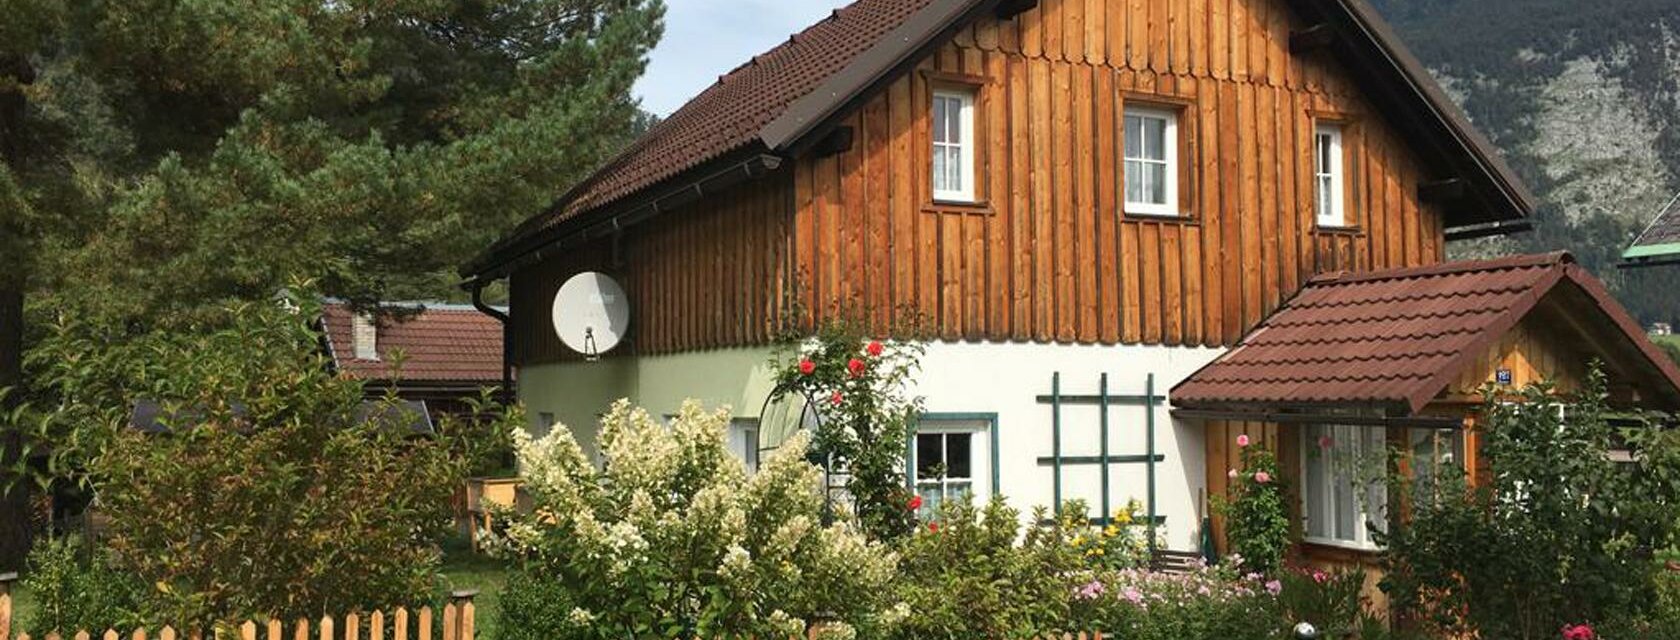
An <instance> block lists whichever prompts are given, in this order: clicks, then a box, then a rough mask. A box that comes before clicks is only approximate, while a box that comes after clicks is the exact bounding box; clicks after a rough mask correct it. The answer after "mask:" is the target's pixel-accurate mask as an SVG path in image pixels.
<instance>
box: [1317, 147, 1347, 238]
mask: <svg viewBox="0 0 1680 640" xmlns="http://www.w3.org/2000/svg"><path fill="white" fill-rule="evenodd" d="M1313 141H1314V142H1313V165H1314V170H1313V184H1314V187H1315V188H1316V190H1317V197H1318V206H1317V212H1318V226H1320V227H1331V228H1334V227H1346V226H1348V219H1347V203H1346V201H1347V196H1346V193H1347V177H1346V174H1347V172H1346V171H1345V170H1344V169H1343V168H1342V155H1343V152H1342V149H1343V147H1342V127H1341V125H1337V124H1320V125H1318V128H1317V130H1316V133H1315V135H1314V136H1313Z"/></svg>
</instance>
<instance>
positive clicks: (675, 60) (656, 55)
mask: <svg viewBox="0 0 1680 640" xmlns="http://www.w3.org/2000/svg"><path fill="white" fill-rule="evenodd" d="M850 3H851V0H665V39H664V40H662V41H660V43H659V47H658V48H656V49H654V50H653V57H652V60H650V61H649V63H648V70H647V75H645V76H642V79H641V82H639V83H637V84H636V95H638V96H640V97H641V98H642V108H643V109H647V110H648V111H651V112H653V113H656V114H659V115H660V116H668V115H671V112H672V111H676V110H677V108H678V107H681V106H682V105H683V103H684V102H687V101H688V99H689V98H692V97H694V96H695V95H698V94H699V93H700V92H701V91H702V90H704V89H705V88H706V87H707V86H710V85H711V84H712V83H714V82H717V78H718V76H720V75H722V74H724V73H728V72H729V70H730V69H734V68H735V67H737V66H739V65H740V64H741V63H743V62H746V61H747V60H750V59H751V58H752V57H753V56H755V55H758V54H760V53H764V52H765V51H766V50H768V49H770V48H771V47H774V46H776V45H777V44H780V43H781V42H783V41H785V40H787V38H788V36H790V35H792V34H793V33H794V32H797V31H799V30H800V29H804V28H805V27H807V26H810V25H811V24H813V23H815V22H816V21H818V20H821V19H822V18H824V17H827V16H828V14H830V13H833V12H834V10H835V9H838V8H840V7H843V6H845V5H847V4H850Z"/></svg>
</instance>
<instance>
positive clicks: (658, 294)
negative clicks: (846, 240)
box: [510, 170, 862, 365]
mask: <svg viewBox="0 0 1680 640" xmlns="http://www.w3.org/2000/svg"><path fill="white" fill-rule="evenodd" d="M792 200H793V180H792V175H791V173H790V172H789V171H786V170H784V171H782V172H780V173H777V174H772V175H770V176H766V177H764V178H761V179H759V180H755V181H751V182H747V183H744V184H742V185H739V186H737V187H734V188H731V189H729V190H727V191H724V192H721V193H718V194H716V195H712V196H708V197H707V198H705V199H703V200H701V201H699V202H697V203H695V204H691V205H688V206H685V207H682V208H680V209H677V210H674V211H671V212H667V213H665V214H662V215H661V216H659V217H658V218H655V219H654V220H653V221H651V222H649V223H645V224H642V225H638V226H635V227H631V228H630V229H629V230H627V231H626V232H625V234H624V237H623V238H622V240H620V242H619V246H618V249H617V252H618V256H617V259H616V260H615V258H614V255H613V254H614V248H613V243H612V242H611V241H608V240H601V241H595V242H592V243H590V244H588V245H585V246H582V247H578V248H573V249H567V250H564V251H558V252H556V255H555V256H554V257H551V258H547V259H545V260H543V261H542V262H540V263H538V264H536V265H534V266H532V267H527V268H525V269H522V270H519V271H517V272H515V273H514V276H513V278H512V285H511V291H510V294H511V298H512V306H513V325H512V328H511V331H512V333H513V336H512V338H513V344H514V354H513V361H514V363H515V364H516V365H530V364H539V363H545V362H561V361H568V360H575V359H578V356H577V354H574V353H572V352H571V350H569V349H567V348H566V347H565V346H564V345H562V344H560V340H559V338H557V337H556V336H555V334H554V329H553V325H552V323H551V320H550V316H551V308H552V305H553V303H554V294H555V293H556V292H557V291H559V289H560V285H561V284H562V283H564V282H565V281H566V279H567V278H569V277H571V276H572V275H575V274H578V273H582V272H584V271H600V272H603V273H606V274H608V275H611V276H613V277H614V278H615V279H616V280H618V282H619V284H621V285H622V286H623V287H624V292H625V295H627V296H629V298H630V308H631V310H632V311H631V319H630V335H629V337H628V340H627V341H626V342H625V344H624V345H623V346H621V347H619V350H617V351H614V355H620V354H658V353H673V352H678V351H691V350H697V349H711V348H719V347H727V346H736V345H746V344H763V343H766V342H768V341H770V340H771V339H772V338H774V337H775V336H776V334H777V333H778V332H780V326H781V325H780V324H778V323H779V322H781V320H780V319H781V318H784V317H788V312H789V308H788V304H789V297H788V295H786V292H787V291H789V290H790V287H791V286H792V284H793V282H794V280H795V277H794V271H793V268H794V265H793V263H792V259H791V256H792V253H791V249H792V247H791V242H792V240H793V237H794V236H793V232H792V226H791V225H792V222H793V218H792V216H790V215H788V212H789V211H790V210H791V203H792ZM859 235H860V237H861V235H862V234H859ZM615 262H616V264H615ZM824 273H826V274H832V273H833V272H832V271H825V272H824ZM829 277H830V278H831V279H832V275H830V276H829ZM829 286H831V287H834V286H846V285H838V284H836V283H834V282H830V283H829Z"/></svg>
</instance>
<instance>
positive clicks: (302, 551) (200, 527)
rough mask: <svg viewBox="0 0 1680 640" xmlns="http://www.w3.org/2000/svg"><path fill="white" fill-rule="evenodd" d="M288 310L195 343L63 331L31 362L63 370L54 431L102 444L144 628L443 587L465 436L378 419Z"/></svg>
mask: <svg viewBox="0 0 1680 640" xmlns="http://www.w3.org/2000/svg"><path fill="white" fill-rule="evenodd" d="M291 302H292V304H289V305H282V304H277V303H265V304H252V305H242V306H237V307H232V308H229V309H228V310H226V312H225V313H224V317H223V318H222V319H221V322H220V323H219V324H218V325H217V327H216V328H204V329H199V330H196V331H179V332H156V333H142V334H138V335H130V334H128V333H127V332H126V330H123V329H117V330H111V329H101V328H98V327H89V326H84V325H76V324H72V323H65V324H62V325H60V326H58V327H56V328H55V331H54V333H53V334H52V335H51V336H49V337H48V338H47V339H46V340H45V341H44V342H43V344H42V345H41V346H40V347H39V348H37V349H36V350H35V352H34V355H35V356H36V357H38V358H43V359H51V360H52V361H53V362H52V363H50V364H46V365H45V366H43V367H42V369H43V374H44V377H43V381H44V382H45V383H46V385H45V386H47V387H49V388H50V389H51V390H52V392H53V394H54V395H55V398H56V402H57V406H58V407H59V409H58V410H57V411H56V413H53V414H51V415H50V416H49V418H50V419H52V420H57V421H61V422H71V421H74V422H75V423H77V424H79V425H82V426H80V427H78V428H79V429H80V430H81V432H84V433H97V434H98V436H99V437H89V438H83V439H81V440H79V442H82V443H84V444H87V443H93V444H88V446H89V448H90V450H91V451H90V453H89V454H88V455H87V456H86V459H87V460H88V463H87V466H86V469H85V470H86V474H87V475H86V477H87V478H88V481H89V482H90V483H91V485H92V487H93V490H94V494H95V495H96V496H97V505H98V508H99V510H100V511H101V513H102V514H103V515H105V516H106V517H107V521H108V527H107V533H106V534H105V535H104V536H103V537H102V541H103V542H104V543H105V544H107V545H108V546H109V548H110V551H111V555H110V558H112V561H113V565H114V566H113V568H114V569H115V570H118V571H120V572H122V573H123V574H126V575H132V576H134V577H135V579H137V580H139V581H140V582H141V583H142V584H145V585H148V586H149V587H150V588H149V589H148V590H147V593H146V598H145V602H144V606H143V607H142V608H141V609H140V610H139V611H138V612H137V613H138V617H139V618H140V619H142V620H143V621H145V622H148V623H154V624H161V623H169V624H174V625H177V626H191V627H201V628H202V627H208V626H210V625H211V624H213V623H217V622H229V621H235V620H242V619H245V618H253V617H262V616H265V615H279V616H284V617H288V618H289V617H294V616H309V617H313V616H319V615H324V614H335V615H336V614H342V613H344V612H347V611H352V610H355V609H364V610H365V609H370V608H373V607H388V606H392V605H399V604H411V603H416V602H423V601H424V600H425V599H426V598H427V597H428V594H429V593H430V591H431V589H432V587H433V584H434V580H435V574H436V570H437V567H438V562H439V552H438V549H437V541H438V540H441V539H442V538H443V536H445V535H446V534H447V533H448V531H449V528H450V524H451V515H452V514H451V509H450V504H451V503H450V498H451V495H452V494H453V492H455V491H456V490H457V489H458V488H459V487H460V486H461V484H462V482H463V480H464V469H463V468H464V466H465V465H464V463H463V456H462V455H461V453H460V452H459V451H457V450H455V449H454V448H453V447H452V446H451V443H452V442H455V441H456V440H455V439H452V438H451V437H450V436H451V434H453V433H455V432H456V431H457V430H459V429H463V428H466V427H467V425H464V424H462V423H460V422H457V421H453V420H444V421H443V422H441V423H440V424H439V425H438V428H439V430H440V432H441V433H440V435H425V434H416V433H414V432H412V431H410V430H409V428H408V427H409V424H410V422H409V420H410V419H411V418H412V417H411V416H407V415H403V413H402V409H401V408H400V405H385V406H384V407H382V408H376V409H374V410H371V411H370V410H368V409H367V408H366V407H365V406H364V399H363V390H362V387H361V385H360V384H359V383H356V382H353V381H349V380H345V379H341V378H339V377H337V376H335V375H334V374H333V373H332V372H331V371H330V369H329V368H328V366H327V363H326V362H325V360H324V359H323V356H322V355H321V352H320V348H319V345H320V335H319V334H318V332H317V331H316V330H315V329H314V327H313V324H314V319H315V318H316V317H317V316H316V313H315V310H314V309H313V308H311V305H310V304H309V302H308V300H307V299H298V300H293V301H291ZM119 335H120V336H121V339H116V336H119ZM142 401H144V402H148V403H156V404H157V405H158V406H159V407H160V411H159V420H158V425H159V427H160V428H159V429H157V430H155V431H154V432H145V431H142V430H138V429H134V428H130V427H129V426H128V423H129V413H130V411H131V408H132V407H134V406H135V404H136V403H138V402H142ZM517 420H518V416H517V413H512V414H507V415H501V414H496V415H495V417H487V418H484V419H483V420H481V421H478V422H475V423H474V424H473V425H472V426H474V427H475V428H482V427H483V425H484V424H485V423H494V424H495V425H497V426H495V427H493V428H507V425H508V423H510V422H515V421H517ZM64 442H65V444H66V446H68V445H70V444H74V443H76V442H78V440H69V439H67V440H65V441H64ZM41 600H42V601H43V606H47V607H52V606H74V605H73V604H72V603H69V602H64V601H57V602H56V603H55V601H54V600H53V597H52V596H50V595H44V596H43V597H41Z"/></svg>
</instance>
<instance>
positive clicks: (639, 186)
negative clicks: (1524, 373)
mask: <svg viewBox="0 0 1680 640" xmlns="http://www.w3.org/2000/svg"><path fill="white" fill-rule="evenodd" d="M1285 1H1286V2H1288V3H1289V5H1290V6H1291V7H1292V8H1293V9H1294V10H1295V11H1296V12H1297V13H1298V14H1299V15H1301V16H1303V18H1304V19H1305V20H1306V23H1307V24H1322V25H1324V27H1325V28H1327V29H1330V30H1331V31H1332V33H1333V34H1334V35H1335V36H1336V37H1334V38H1333V39H1332V40H1331V44H1330V45H1329V46H1330V50H1329V53H1330V54H1331V55H1333V56H1334V57H1335V59H1337V60H1338V61H1340V62H1342V63H1343V64H1344V65H1347V66H1349V67H1350V71H1351V72H1352V75H1353V76H1354V77H1355V79H1356V81H1357V82H1359V83H1360V85H1361V86H1362V87H1363V88H1364V89H1365V90H1366V91H1367V92H1368V93H1370V94H1371V97H1372V100H1373V103H1374V104H1376V105H1378V106H1379V107H1380V109H1379V110H1380V111H1382V112H1383V113H1384V115H1385V116H1389V117H1390V119H1391V120H1394V121H1395V122H1396V124H1397V125H1399V128H1400V130H1401V131H1402V132H1403V133H1404V134H1405V135H1406V137H1407V138H1408V139H1409V140H1413V141H1415V142H1416V143H1417V144H1418V146H1419V151H1420V152H1422V153H1424V154H1425V155H1426V158H1428V159H1429V160H1430V161H1431V164H1433V165H1435V166H1440V167H1443V168H1445V169H1450V170H1451V171H1452V173H1451V174H1450V175H1442V176H1435V177H1440V178H1448V177H1462V178H1463V179H1464V180H1466V181H1467V182H1468V186H1467V191H1468V193H1469V194H1470V197H1472V198H1474V200H1475V201H1476V202H1479V203H1480V205H1481V206H1478V207H1465V206H1455V207H1452V208H1451V209H1450V211H1451V213H1450V214H1449V216H1450V219H1449V220H1448V222H1449V226H1466V225H1476V224H1483V223H1493V222H1501V221H1512V220H1520V219H1522V218H1524V217H1526V216H1527V215H1528V214H1529V213H1530V212H1532V211H1533V209H1534V204H1533V197H1532V196H1531V195H1530V194H1529V193H1528V192H1527V190H1526V189H1525V187H1524V186H1523V184H1522V182H1521V180H1519V179H1518V178H1517V177H1516V175H1515V174H1514V173H1512V172H1511V170H1510V168H1509V167H1507V166H1506V165H1505V163H1504V161H1503V160H1501V159H1500V157H1499V154H1498V153H1497V151H1496V150H1495V149H1494V148H1493V146H1492V145H1491V144H1489V143H1488V142H1487V140H1486V139H1484V138H1483V137H1482V136H1481V135H1480V134H1479V133H1477V132H1476V130H1475V128H1474V127H1472V126H1471V125H1470V124H1469V122H1468V121H1467V120H1466V119H1465V118H1464V116H1463V114H1462V113H1461V112H1460V111H1459V110H1458V108H1457V107H1456V106H1455V105H1453V103H1452V102H1451V101H1450V100H1448V99H1447V98H1446V96H1445V94H1444V93H1443V92H1442V91H1441V89H1440V87H1439V86H1437V85H1436V83H1435V81H1434V80H1433V79H1432V78H1431V77H1430V76H1429V74H1428V72H1427V71H1426V70H1424V68H1423V67H1422V65H1421V64H1419V63H1418V62H1417V60H1416V59H1415V58H1414V57H1413V56H1412V55H1411V53H1410V52H1408V51H1407V49H1406V48H1405V46H1404V45H1402V44H1401V43H1400V41H1399V40H1398V39H1397V38H1396V37H1395V36H1394V34H1393V32H1392V31H1391V30H1390V29H1389V27H1388V26H1387V24H1386V23H1384V22H1383V20H1382V19H1381V18H1380V17H1379V16H1378V15H1377V13H1376V12H1375V10H1373V9H1371V8H1370V7H1369V6H1368V5H1367V4H1366V3H1365V0H1285ZM1031 4H1033V3H1032V2H1023V1H1021V0H1009V1H1007V2H1000V0H858V1H857V2H854V3H853V4H851V5H849V6H847V7H845V8H843V9H840V10H838V11H836V12H834V14H833V15H832V16H830V17H829V18H828V19H826V20H824V21H822V22H820V23H818V24H816V25H814V26H812V27H810V28H809V29H806V30H805V31H803V32H801V33H799V34H797V35H794V36H793V37H792V38H790V39H789V40H788V41H787V42H786V43H783V44H782V45H780V46H777V47H776V48H774V49H771V50H770V51H768V52H766V53H764V54H762V55H759V56H756V57H754V58H753V59H752V60H751V61H750V62H748V63H747V64H745V65H742V66H741V67H739V68H737V69H735V70H734V71H731V72H730V73H729V74H727V75H725V76H723V77H722V78H720V79H719V80H718V82H717V83H716V84H714V85H712V86H711V87H710V88H708V89H707V90H705V91H704V92H702V93H701V94H700V95H699V96H697V97H695V98H694V99H693V100H691V101H689V102H688V103H687V104H685V105H684V106H683V107H682V108H681V109H679V110H677V111H676V113H673V114H672V115H671V116H670V117H669V118H667V119H665V120H664V121H663V122H661V123H660V124H659V125H657V126H655V127H654V128H653V129H652V130H650V131H648V132H647V133H646V134H645V135H643V136H642V137H641V138H640V139H638V140H637V141H636V142H635V143H633V144H631V145H630V147H629V148H627V149H625V150H624V151H623V152H621V153H620V154H619V155H618V156H617V157H616V158H614V159H613V160H611V161H610V162H608V163H607V164H606V165H605V166H603V167H602V168H601V169H600V170H598V171H597V172H596V173H595V174H594V175H593V176H591V177H590V178H588V179H586V180H584V181H583V182H582V183H581V184H579V185H578V186H577V187H575V188H573V189H572V190H571V191H569V192H567V193H566V194H565V195H564V196H562V197H561V198H560V200H559V201H558V202H557V203H556V204H555V205H553V206H552V207H550V208H549V209H548V210H546V211H544V212H542V213H540V214H538V215H536V216H534V217H532V218H531V219H529V220H527V221H526V222H525V223H523V224H521V225H520V226H519V227H518V228H517V229H515V230H514V231H513V233H511V234H509V235H508V236H507V237H505V238H503V239H502V240H501V241H499V242H497V243H496V244H495V245H494V246H492V247H491V248H490V249H488V250H487V251H486V252H484V253H483V254H481V255H480V256H478V257H477V258H475V259H474V260H473V261H472V262H471V263H469V264H468V265H466V266H465V267H463V268H462V273H463V274H464V275H466V276H468V277H476V278H484V277H487V276H488V277H496V276H499V275H501V274H505V273H506V272H507V271H508V270H509V268H508V265H509V264H510V263H512V262H514V261H516V260H519V259H521V258H525V257H527V256H529V255H531V254H532V253H534V252H536V251H538V250H540V249H541V248H543V247H545V246H547V245H549V244H551V243H554V242H556V241H559V240H560V239H562V238H565V237H567V236H568V235H573V234H576V233H578V232H579V231H581V230H582V229H583V228H585V227H586V226H588V225H590V224H596V223H602V222H603V219H604V218H611V217H613V216H616V215H622V214H624V213H626V212H627V211H629V210H632V209H651V211H652V213H658V212H659V211H660V210H663V209H666V208H669V207H668V206H664V207H662V206H661V203H662V202H674V201H676V199H678V198H680V197H682V196H683V195H684V194H688V195H689V196H690V197H692V196H693V194H694V193H695V191H696V190H695V189H694V188H692V187H690V188H683V185H684V184H685V181H684V180H683V179H684V178H686V179H687V182H705V181H706V180H705V179H707V178H716V177H719V176H722V175H724V173H725V172H728V171H729V170H730V168H731V167H733V166H734V165H735V164H739V163H742V162H744V161H747V160H749V159H752V158H755V157H759V156H766V155H768V156H772V157H788V156H791V155H793V154H792V153H791V152H792V151H794V150H795V149H797V148H798V147H799V145H800V144H801V143H804V142H808V138H810V137H811V136H812V135H813V134H821V133H823V132H824V126H825V125H827V124H830V123H831V122H832V120H833V119H834V118H836V117H838V116H842V115H844V113H845V112H846V111H847V110H848V108H849V107H850V106H853V105H856V104H859V103H860V102H861V101H862V99H863V98H865V97H867V96H868V95H869V94H871V93H872V92H873V90H874V89H876V88H878V87H879V86H880V84H881V83H882V82H883V81H884V80H887V79H890V78H893V77H896V76H897V73H898V72H899V71H902V70H903V69H904V68H906V67H905V66H906V65H907V64H912V63H914V62H915V61H916V60H918V59H920V58H921V57H922V56H923V55H924V54H925V53H927V52H928V51H931V50H932V47H934V46H936V45H938V44H939V43H941V42H943V39H944V38H945V37H946V36H947V35H948V34H949V33H951V32H952V31H953V30H954V29H956V28H957V27H960V26H962V25H965V24H968V23H969V22H970V21H972V20H973V19H975V18H977V17H979V16H982V15H986V14H987V13H989V12H992V11H995V10H998V7H999V6H1000V5H1004V6H1006V7H1014V8H1020V7H1023V6H1026V5H1031ZM765 168H766V167H763V166H760V167H758V168H757V171H762V170H763V169H765ZM768 168H771V169H773V168H774V163H771V164H770V166H769V167H768ZM746 171H747V173H748V174H749V176H748V177H755V176H754V175H751V174H754V172H755V170H754V169H747V170H746ZM714 181H715V182H721V180H714ZM652 213H649V214H648V215H652Z"/></svg>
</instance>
